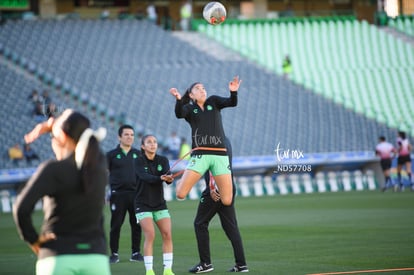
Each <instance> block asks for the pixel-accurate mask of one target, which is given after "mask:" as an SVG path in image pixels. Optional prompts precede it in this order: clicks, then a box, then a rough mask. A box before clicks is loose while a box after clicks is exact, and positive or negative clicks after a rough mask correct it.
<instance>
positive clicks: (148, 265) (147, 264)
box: [144, 256, 154, 270]
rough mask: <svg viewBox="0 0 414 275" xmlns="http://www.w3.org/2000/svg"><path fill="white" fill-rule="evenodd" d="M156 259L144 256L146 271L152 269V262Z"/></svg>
mask: <svg viewBox="0 0 414 275" xmlns="http://www.w3.org/2000/svg"><path fill="white" fill-rule="evenodd" d="M153 259H154V257H153V256H144V265H145V270H151V269H152V261H153Z"/></svg>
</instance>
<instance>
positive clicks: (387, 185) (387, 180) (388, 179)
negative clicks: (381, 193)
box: [385, 176, 391, 188]
mask: <svg viewBox="0 0 414 275" xmlns="http://www.w3.org/2000/svg"><path fill="white" fill-rule="evenodd" d="M390 185H391V177H390V176H388V177H385V188H388V187H389V186H390Z"/></svg>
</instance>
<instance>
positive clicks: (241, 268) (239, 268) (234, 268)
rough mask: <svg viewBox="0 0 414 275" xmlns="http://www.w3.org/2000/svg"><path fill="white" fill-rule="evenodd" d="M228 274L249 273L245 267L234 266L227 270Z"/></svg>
mask: <svg viewBox="0 0 414 275" xmlns="http://www.w3.org/2000/svg"><path fill="white" fill-rule="evenodd" d="M228 271H229V272H249V268H248V267H247V265H235V266H233V267H232V268H230V269H229V270H228Z"/></svg>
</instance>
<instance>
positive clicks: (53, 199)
mask: <svg viewBox="0 0 414 275" xmlns="http://www.w3.org/2000/svg"><path fill="white" fill-rule="evenodd" d="M89 127H90V121H89V119H88V118H86V117H85V116H84V115H82V114H81V113H78V112H75V111H73V110H65V111H64V112H63V113H62V115H60V116H59V117H58V118H53V117H52V118H50V119H49V120H47V121H46V122H43V123H40V124H38V125H37V126H36V127H35V128H34V129H33V130H32V131H31V132H30V133H28V134H27V135H26V136H25V141H26V143H31V142H33V141H35V140H36V139H37V138H38V137H39V136H40V135H42V134H45V133H50V135H51V147H52V150H53V152H54V153H55V156H56V160H50V161H46V162H44V163H42V164H41V165H40V166H39V167H38V169H37V171H36V172H35V173H34V174H33V176H32V177H31V178H30V179H29V181H28V182H27V184H26V185H25V187H24V188H23V190H22V191H21V192H20V194H19V195H18V196H17V199H16V203H15V205H14V209H13V215H14V220H15V222H16V226H17V230H18V232H19V234H20V236H21V238H22V239H23V240H24V241H26V242H27V243H28V244H29V246H30V248H31V249H32V250H33V252H34V253H35V254H36V255H37V263H36V274H42V275H51V274H88V275H90V274H92V275H93V274H96V275H98V274H99V275H107V274H110V268H109V260H108V256H107V253H106V240H105V232H104V221H103V208H104V204H105V188H106V185H107V183H108V179H107V171H106V159H105V155H104V154H103V153H102V151H101V149H100V146H99V141H101V140H102V139H103V138H104V137H105V135H106V130H105V129H104V128H100V129H99V130H98V131H94V130H92V129H90V128H89ZM39 200H42V202H43V212H44V218H43V225H42V229H41V232H37V231H36V229H35V227H34V225H33V220H32V214H33V211H34V207H35V204H36V203H37V202H38V201H39Z"/></svg>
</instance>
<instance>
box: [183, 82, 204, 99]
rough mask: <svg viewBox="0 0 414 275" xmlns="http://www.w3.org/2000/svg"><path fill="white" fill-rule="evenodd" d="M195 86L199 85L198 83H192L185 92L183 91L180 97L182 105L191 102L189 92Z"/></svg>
mask: <svg viewBox="0 0 414 275" xmlns="http://www.w3.org/2000/svg"><path fill="white" fill-rule="evenodd" d="M197 84H200V82H194V83H193V84H191V85H190V87H188V89H187V90H185V93H184V95H183V96H182V97H181V101H182V103H183V104H187V103H190V102H191V98H190V93H191V90H192V89H193V88H194V86H195V85H197Z"/></svg>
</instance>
